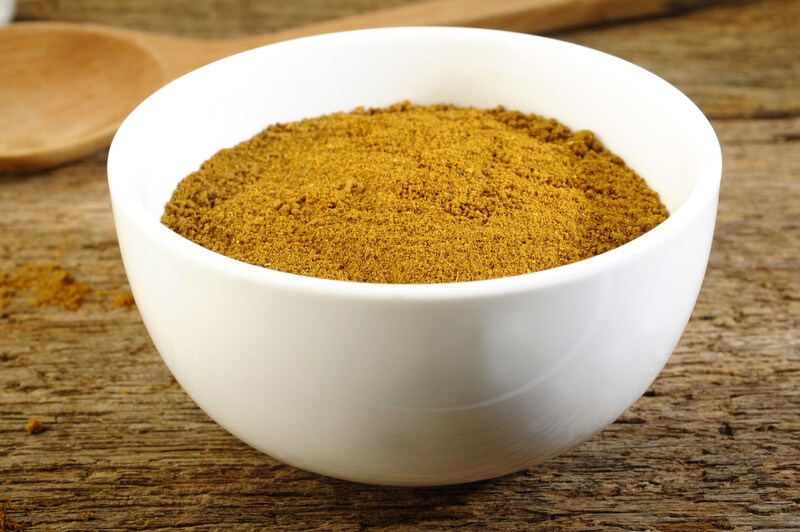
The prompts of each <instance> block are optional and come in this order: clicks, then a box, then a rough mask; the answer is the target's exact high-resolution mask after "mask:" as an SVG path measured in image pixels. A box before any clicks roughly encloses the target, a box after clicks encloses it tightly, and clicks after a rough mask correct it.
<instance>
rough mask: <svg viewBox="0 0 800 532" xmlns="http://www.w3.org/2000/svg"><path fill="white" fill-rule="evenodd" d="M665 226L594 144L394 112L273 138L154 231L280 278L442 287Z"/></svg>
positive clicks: (650, 196) (457, 111)
mask: <svg viewBox="0 0 800 532" xmlns="http://www.w3.org/2000/svg"><path fill="white" fill-rule="evenodd" d="M667 216H668V213H667V210H666V208H665V207H664V206H663V205H662V204H661V202H660V201H659V198H658V195H657V194H656V193H655V192H653V191H652V190H650V189H649V188H648V187H647V185H646V184H645V182H644V180H642V179H641V178H640V177H639V176H638V175H637V174H636V173H635V172H634V171H633V170H631V169H630V168H628V167H627V166H626V165H625V163H624V162H623V161H622V159H620V158H619V157H618V156H616V155H614V154H613V153H611V152H610V151H608V150H606V149H605V148H604V147H603V145H602V144H601V143H600V142H599V141H598V140H597V138H596V137H595V136H594V135H593V134H592V133H591V132H590V131H577V132H574V133H573V132H572V131H570V130H569V129H568V128H567V127H566V126H564V125H562V124H560V123H559V122H557V121H555V120H553V119H544V118H542V117H540V116H537V115H533V114H523V113H520V112H516V111H508V110H506V109H504V108H503V107H498V108H496V109H489V110H486V109H473V108H458V107H454V106H451V105H433V106H420V105H412V104H410V103H409V102H403V103H399V104H395V105H392V106H390V107H387V108H381V109H364V108H359V109H356V110H355V111H353V112H349V113H335V114H330V115H326V116H321V117H317V118H311V119H305V120H302V121H299V122H293V123H286V124H277V125H273V126H270V127H268V128H267V129H266V130H264V131H263V132H261V133H260V134H258V135H256V136H255V137H254V138H252V139H250V140H248V141H246V142H243V143H241V144H239V145H237V146H235V147H233V148H229V149H224V150H222V151H220V152H218V153H217V154H215V155H214V156H213V157H211V158H210V159H209V160H208V161H206V162H205V163H204V164H203V165H202V166H201V167H200V169H199V170H197V171H196V172H193V173H192V174H190V175H189V176H187V177H186V178H184V179H183V180H182V181H181V182H180V183H179V184H178V186H177V189H176V190H175V192H174V193H173V196H172V198H171V200H170V201H169V202H168V204H167V205H166V207H165V209H164V213H163V216H162V219H161V221H162V223H163V224H165V225H166V226H167V227H169V228H171V229H172V230H174V231H175V232H177V233H178V234H180V235H182V236H184V237H186V238H187V239H189V240H192V241H194V242H196V243H197V244H200V245H201V246H204V247H206V248H208V249H210V250H212V251H216V252H218V253H221V254H224V255H227V256H229V257H233V258H235V259H238V260H240V261H244V262H248V263H251V264H255V265H259V266H264V267H267V268H271V269H275V270H280V271H284V272H290V273H295V274H300V275H306V276H313V277H321V278H327V279H339V280H346V281H359V282H369V283H444V282H456V281H473V280H480V279H490V278H497V277H506V276H511V275H518V274H524V273H529V272H535V271H539V270H545V269H548V268H553V267H556V266H561V265H564V264H568V263H572V262H576V261H579V260H582V259H586V258H589V257H592V256H594V255H597V254H600V253H603V252H605V251H608V250H610V249H612V248H615V247H617V246H620V245H622V244H625V243H626V242H629V241H630V240H633V239H634V238H636V237H638V236H640V235H641V234H643V233H645V232H646V231H649V230H650V229H652V228H653V227H655V226H656V225H658V224H659V223H661V222H662V221H663V220H664V219H666V217H667Z"/></svg>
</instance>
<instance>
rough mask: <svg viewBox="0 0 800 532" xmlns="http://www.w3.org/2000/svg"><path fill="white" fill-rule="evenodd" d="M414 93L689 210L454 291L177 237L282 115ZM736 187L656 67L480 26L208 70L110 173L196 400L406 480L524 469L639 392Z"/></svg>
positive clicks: (389, 36) (172, 90)
mask: <svg viewBox="0 0 800 532" xmlns="http://www.w3.org/2000/svg"><path fill="white" fill-rule="evenodd" d="M404 99H410V100H412V101H413V102H415V103H420V104H429V103H452V104H456V105H461V106H477V107H495V106H497V105H498V104H502V105H505V106H506V107H507V108H510V109H516V110H522V111H526V112H536V113H538V114H542V115H545V116H552V117H554V118H556V119H558V120H560V121H562V122H563V123H565V124H567V125H568V126H570V127H572V128H575V129H584V128H586V129H592V130H594V131H595V132H596V133H597V134H598V136H599V137H600V138H601V140H602V141H603V142H605V143H606V145H607V146H608V147H609V148H610V149H612V150H613V151H615V152H617V153H618V154H620V155H621V156H622V157H624V158H625V159H626V161H627V162H628V163H629V165H630V166H631V167H633V168H634V169H635V170H637V171H638V172H639V173H640V174H641V175H642V176H644V177H645V179H646V181H647V182H648V184H649V185H650V186H651V187H652V188H654V189H655V190H656V191H658V192H659V193H660V195H661V198H662V201H663V202H664V203H665V204H666V205H667V207H668V208H669V209H670V212H671V213H672V215H671V217H670V218H669V219H668V220H667V221H665V222H664V223H663V224H661V225H660V226H658V227H657V228H655V229H654V230H652V231H650V232H649V233H647V234H645V235H643V236H642V237H640V238H638V239H636V240H634V241H633V242H631V243H629V244H626V245H624V246H622V247H620V248H617V249H615V250H612V251H610V252H607V253H604V254H602V255H600V256H597V257H594V258H591V259H589V260H586V261H582V262H579V263H575V264H572V265H568V266H564V267H560V268H555V269H552V270H548V271H544V272H538V273H533V274H528V275H521V276H517V277H509V278H504V279H494V280H487V281H476V282H466V283H447V284H438V285H381V284H363V283H350V282H342V281H331V280H322V279H314V278H309V277H302V276H297V275H292V274H287V273H281V272H276V271H271V270H267V269H262V268H259V267H256V266H252V265H248V264H245V263H242V262H238V261H235V260H233V259H230V258H227V257H224V256H221V255H218V254H216V253H213V252H211V251H208V250H206V249H204V248H202V247H200V246H198V245H195V244H193V243H191V242H189V241H188V240H185V239H183V238H182V237H180V236H178V235H177V234H175V233H173V232H171V231H170V230H169V229H167V228H166V227H164V226H162V225H160V223H159V221H158V220H159V216H160V215H161V212H162V209H163V206H164V204H165V202H166V201H167V200H168V199H169V197H170V194H171V193H172V191H173V189H174V188H175V186H176V184H177V182H178V181H179V180H180V179H181V178H182V177H184V176H185V175H187V174H188V173H189V172H191V171H192V170H194V169H196V168H197V167H198V166H199V165H200V163H202V162H203V161H204V160H205V159H207V158H208V157H210V156H211V155H212V154H214V153H215V152H216V151H217V150H219V149H221V148H223V147H228V146H231V145H233V144H235V143H237V142H239V141H242V140H245V139H247V138H249V137H251V136H252V135H254V134H256V133H257V132H258V131H260V130H261V129H263V128H264V127H266V126H267V125H268V124H271V123H275V122H286V121H291V120H297V119H300V118H303V117H310V116H317V115H320V114H324V113H328V112H333V111H339V110H350V109H352V108H354V107H357V106H385V105H388V104H391V103H394V102H397V101H400V100H404ZM720 173H721V156H720V149H719V144H718V141H717V139H716V137H715V135H714V132H713V130H712V128H711V126H710V125H709V123H708V121H707V120H706V119H705V117H704V116H703V115H702V113H701V112H700V111H699V110H698V109H697V108H696V107H695V106H694V105H693V104H692V103H691V102H690V101H689V100H688V99H687V98H686V97H685V96H683V95H682V94H681V93H680V92H679V91H677V90H676V89H675V88H673V87H672V86H670V85H669V84H667V83H666V82H664V81H663V80H661V79H659V78H658V77H656V76H654V75H652V74H650V73H648V72H647V71H645V70H643V69H641V68H639V67H637V66H634V65H632V64H630V63H627V62H625V61H622V60H620V59H617V58H614V57H611V56H609V55H606V54H603V53H600V52H597V51H593V50H590V49H587V48H583V47H580V46H576V45H572V44H567V43H564V42H559V41H556V40H551V39H546V38H540V37H533V36H528V35H521V34H514V33H506V32H498V31H489V30H476V29H462V28H397V29H380V30H365V31H357V32H347V33H339V34H332V35H324V36H318V37H311V38H306V39H300V40H296V41H290V42H286V43H281V44H276V45H272V46H267V47H264V48H259V49H256V50H252V51H249V52H246V53H242V54H239V55H236V56H233V57H230V58H227V59H224V60H221V61H219V62H216V63H213V64H211V65H209V66H206V67H203V68H201V69H199V70H197V71H195V72H192V73H190V74H188V75H186V76H184V77H183V78H181V79H178V80H177V81H175V82H173V83H171V84H169V85H168V86H166V87H165V88H163V89H161V90H160V91H158V92H157V93H156V94H154V95H153V96H151V97H150V98H149V99H147V100H146V101H145V102H144V103H143V104H142V105H141V106H139V107H138V108H137V109H136V110H135V111H134V112H133V113H132V114H131V115H130V117H128V119H127V120H126V121H125V123H124V124H123V125H122V127H121V128H120V130H119V132H118V133H117V136H116V138H115V139H114V142H113V145H112V147H111V152H110V155H109V161H108V175H109V185H110V190H111V200H112V204H113V209H114V218H115V222H116V226H117V232H118V237H119V243H120V247H121V250H122V256H123V259H124V263H125V268H126V270H127V274H128V277H129V280H130V284H131V288H132V290H133V293H134V296H135V298H136V302H137V304H138V307H139V310H140V312H141V314H142V318H143V319H144V322H145V324H146V326H147V329H148V331H149V333H150V335H151V336H152V338H153V341H154V343H155V346H156V348H157V349H158V351H159V352H160V353H161V355H162V357H163V358H164V361H165V362H166V364H167V365H168V366H169V368H170V370H171V371H172V373H173V374H174V375H175V377H176V379H177V380H178V382H180V384H181V385H182V386H183V388H184V389H185V390H186V392H187V393H188V394H189V395H190V396H191V397H192V398H193V399H194V400H195V401H196V402H197V404H198V405H199V406H200V407H201V408H202V409H203V410H205V412H207V413H208V415H209V416H211V417H212V418H213V419H214V420H216V421H217V422H218V423H219V424H220V425H222V426H223V427H225V428H226V429H227V430H229V431H230V432H231V433H233V434H234V435H236V436H238V437H239V438H241V439H242V440H244V441H245V442H247V443H249V444H250V445H253V446H254V447H256V448H258V449H260V450H262V451H263V452H265V453H268V454H270V455H272V456H273V457H275V458H277V459H279V460H282V461H284V462H286V463H289V464H292V465H295V466H297V467H300V468H303V469H307V470H310V471H315V472H318V473H322V474H325V475H330V476H334V477H339V478H344V479H350V480H355V481H361V482H368V483H378V484H393V485H436V484H450V483H459V482H468V481H474V480H479V479H485V478H489V477H494V476H499V475H503V474H506V473H511V472H513V471H518V470H521V469H524V468H527V467H529V466H531V465H533V464H536V463H538V462H541V461H543V460H545V459H547V458H550V457H552V456H555V455H557V454H559V453H562V452H564V451H565V450H567V449H569V448H570V447H572V446H574V445H576V444H578V443H580V442H581V441H583V440H585V439H586V438H588V437H590V436H591V435H593V434H595V433H596V432H598V431H600V430H601V429H603V428H604V427H606V426H607V425H609V424H610V423H612V422H613V421H614V420H615V419H616V418H617V417H618V416H619V415H620V414H621V413H622V412H623V411H624V410H625V409H627V408H628V407H629V406H630V405H631V404H632V403H633V402H634V401H636V400H637V399H638V398H639V397H640V396H641V394H642V393H644V391H645V390H646V389H647V387H648V386H649V385H650V383H651V382H652V381H653V380H654V379H655V378H656V376H657V374H658V372H659V371H660V370H661V368H662V367H663V365H664V363H665V362H666V360H667V358H668V357H669V355H670V353H671V352H672V351H673V349H674V348H675V345H676V344H677V342H678V339H679V338H680V336H681V334H682V332H683V329H684V327H685V326H686V323H687V321H688V319H689V315H690V313H691V311H692V307H693V306H694V303H695V299H696V297H697V294H698V291H699V290H700V285H701V282H702V279H703V275H704V272H705V268H706V264H707V262H708V254H709V248H710V245H711V238H712V233H713V229H714V220H715V216H716V206H717V194H718V189H719V182H720Z"/></svg>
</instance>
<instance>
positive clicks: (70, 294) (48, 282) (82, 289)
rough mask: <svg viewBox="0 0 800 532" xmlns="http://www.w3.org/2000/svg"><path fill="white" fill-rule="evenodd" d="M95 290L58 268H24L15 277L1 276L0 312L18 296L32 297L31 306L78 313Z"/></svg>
mask: <svg viewBox="0 0 800 532" xmlns="http://www.w3.org/2000/svg"><path fill="white" fill-rule="evenodd" d="M90 292H91V289H90V288H89V287H88V286H87V285H85V284H84V283H79V282H77V281H75V278H73V277H72V275H71V274H70V273H69V272H68V271H67V270H65V269H64V268H62V267H60V266H57V265H55V264H23V265H21V266H18V267H17V268H15V269H14V271H13V272H11V273H0V308H2V307H4V306H5V305H6V304H8V301H9V300H11V298H13V297H14V296H15V295H18V294H24V295H27V296H28V302H29V303H30V304H31V306H48V305H55V306H60V307H62V308H63V309H65V310H77V309H78V308H80V306H81V304H83V301H84V300H85V299H86V298H87V297H88V296H89V293H90Z"/></svg>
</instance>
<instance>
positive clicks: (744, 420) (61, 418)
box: [0, 0, 800, 530]
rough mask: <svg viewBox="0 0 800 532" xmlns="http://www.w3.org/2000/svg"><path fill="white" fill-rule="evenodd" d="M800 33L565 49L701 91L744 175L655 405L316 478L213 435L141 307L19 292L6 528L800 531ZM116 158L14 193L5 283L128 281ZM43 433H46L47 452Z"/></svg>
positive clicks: (731, 32) (688, 34) (252, 17)
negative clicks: (601, 420) (458, 472)
mask: <svg viewBox="0 0 800 532" xmlns="http://www.w3.org/2000/svg"><path fill="white" fill-rule="evenodd" d="M400 3H401V2H396V1H395V2H394V4H395V5H397V4H400ZM390 4H392V1H390V0H387V1H385V2H383V1H381V2H378V1H366V0H353V1H345V0H339V1H336V0H313V1H312V0H304V1H302V2H293V3H292V2H286V3H279V2H266V1H264V2H259V1H256V0H240V1H238V2H235V3H230V4H226V7H225V10H226V11H225V15H224V16H216V17H215V16H212V15H213V14H215V13H217V14H218V13H219V10H220V3H219V2H215V1H214V0H196V1H195V2H186V3H183V2H179V1H178V0H169V1H164V2H157V1H155V0H147V1H144V0H143V1H142V2H136V3H126V2H114V1H111V0H105V1H103V0H80V1H79V0H72V1H70V2H56V1H47V0H21V1H20V6H19V13H20V15H22V16H24V17H26V18H58V19H64V20H86V21H92V22H106V23H114V24H118V25H123V26H128V27H136V28H140V29H150V30H154V31H164V32H171V33H174V34H183V35H187V36H200V37H202V36H205V35H212V34H213V35H222V34H225V35H234V34H246V33H255V32H260V31H263V30H265V29H279V28H281V27H288V26H290V25H295V24H299V23H303V22H310V21H312V20H320V19H322V18H326V17H329V16H337V15H340V14H344V13H346V12H354V11H358V10H363V9H369V8H373V7H378V6H382V5H390ZM228 5H230V6H231V7H227V6H228ZM134 6H135V7H134ZM282 6H286V8H285V10H284V9H283V7H282ZM288 6H290V7H288ZM180 7H185V9H186V11H183V10H182V9H180ZM164 9H169V10H172V11H171V13H172V15H171V16H169V17H163V16H162V10H164ZM275 13H280V14H281V18H279V19H278V18H273V15H274V14H275ZM275 16H276V17H277V15H275ZM799 18H800V1H797V0H771V1H770V0H765V1H760V2H746V3H734V4H730V5H720V6H718V7H714V8H710V9H703V10H696V11H692V12H689V13H685V14H682V15H680V16H675V17H668V18H659V19H652V20H645V21H641V22H637V23H630V24H624V25H617V26H608V27H602V28H594V29H591V30H585V31H580V32H570V33H564V34H560V35H558V37H559V38H562V39H565V40H569V41H573V42H577V43H581V44H586V45H588V46H592V47H594V48H599V49H601V50H604V51H607V52H610V53H612V54H615V55H619V56H621V57H623V58H626V59H628V60H631V61H633V62H635V63H637V64H640V65H642V66H644V67H645V68H648V69H650V70H652V71H654V72H655V73H657V74H659V75H661V76H662V77H664V78H666V79H667V80H668V81H670V82H672V83H673V84H675V85H676V86H677V87H678V88H679V89H681V90H683V91H684V92H686V93H687V94H688V95H689V96H690V97H691V98H692V99H694V100H695V101H696V102H697V103H698V104H699V105H700V107H701V108H702V109H703V110H704V111H705V112H706V113H707V114H708V115H709V116H710V117H711V119H712V122H713V124H714V127H715V128H716V130H717V132H718V134H719V136H720V140H721V141H722V144H723V153H724V166H725V170H724V176H723V185H722V190H721V198H720V207H719V217H718V224H717V231H716V238H715V242H714V247H713V250H712V256H711V262H710V265H709V269H708V273H707V276H706V279H705V283H704V286H703V290H702V292H701V294H700V298H699V300H698V303H697V307H696V309H695V312H694V314H693V316H692V320H691V321H690V323H689V326H688V327H687V330H686V333H685V334H684V336H683V338H682V340H681V342H680V344H679V346H678V348H677V350H676V352H675V354H674V355H673V357H672V358H671V359H670V361H669V363H668V364H667V367H666V368H665V369H664V371H663V372H662V374H661V375H660V376H659V378H658V379H657V380H656V382H655V383H654V384H653V385H652V387H651V388H650V390H649V391H648V392H647V394H646V395H645V396H644V397H642V398H641V399H640V400H639V401H638V402H637V403H636V404H635V405H634V406H633V407H632V408H631V409H630V410H629V411H628V412H626V413H625V414H624V415H623V416H622V418H621V419H620V420H618V421H617V422H616V423H615V424H613V425H612V426H611V427H609V428H608V429H607V430H605V431H603V432H602V433H600V434H599V435H597V436H595V437H594V438H592V439H591V440H589V441H588V442H586V443H585V444H583V445H581V446H579V447H578V448H576V449H574V450H573V451H571V452H569V453H567V454H565V455H563V456H561V457H558V458H556V459H554V460H551V461H550V462H548V463H546V464H544V465H541V466H539V467H535V468H532V469H530V470H528V471H524V472H521V473H518V474H515V475H509V476H507V477H503V478H500V479H495V480H491V481H486V482H481V483H477V484H470V485H465V486H456V487H449V488H442V489H399V488H380V487H373V486H364V485H358V484H352V483H347V482H343V481H338V480H333V479H329V478H324V477H319V476H317V475H313V474H310V473H306V472H303V471H299V470H296V469H293V468H290V467H287V466H284V465H282V464H280V463H278V462H276V461H275V460H272V459H271V458H269V457H267V456H265V455H263V454H261V453H259V452H257V451H255V450H253V449H251V448H249V447H247V446H246V445H244V444H243V443H241V442H239V441H238V440H236V439H235V438H234V437H232V436H230V435H229V434H228V433H226V432H225V431H224V430H223V429H221V428H220V427H218V426H217V425H216V424H215V423H213V422H212V421H211V420H210V419H209V418H208V417H207V416H206V415H205V414H204V413H203V412H202V411H200V410H199V409H198V408H197V407H196V406H195V405H194V404H193V403H192V401H191V400H190V399H189V398H188V397H187V396H186V394H185V393H184V392H183V391H182V390H181V389H180V387H179V386H178V385H177V384H176V383H175V381H174V380H173V378H172V377H171V376H170V374H169V372H168V371H167V369H166V367H165V366H164V364H163V363H162V362H161V360H160V358H159V356H158V354H157V353H156V351H155V349H154V348H153V346H152V344H151V342H150V340H149V338H148V336H147V333H146V331H145V329H144V326H143V325H142V324H141V321H140V318H139V315H138V313H137V312H136V310H135V309H133V310H124V309H112V308H109V307H108V305H107V304H106V302H105V301H104V300H103V298H100V297H93V298H91V299H90V300H89V301H88V302H87V303H86V304H85V305H84V306H83V307H82V308H81V309H80V310H78V311H77V312H69V311H64V310H61V309H59V308H56V307H44V308H33V307H31V306H30V305H28V303H27V301H26V300H25V299H24V298H23V299H14V300H13V301H12V302H11V303H10V304H9V305H8V306H6V307H5V308H3V309H0V504H3V505H4V507H5V511H6V513H7V514H8V517H9V518H11V519H13V520H14V521H16V522H25V523H29V524H32V525H33V526H32V527H31V528H30V529H31V530H47V529H55V530H86V529H97V530H138V529H175V528H179V527H196V528H197V529H199V530H217V529H221V528H222V529H234V530H257V529H265V528H282V529H288V530H308V529H319V530H330V529H337V530H339V529H340V530H358V529H363V528H374V529H383V530H405V529H414V528H420V529H426V530H445V529H452V528H466V529H469V528H485V529H493V530H500V529H502V530H528V529H531V528H567V527H570V528H577V529H585V530H599V529H609V528H613V529H627V530H645V529H651V530H720V529H723V530H724V529H737V530H749V529H782V530H785V529H793V528H794V529H800V473H798V471H799V470H800V451H798V449H800V335H798V329H799V328H800V327H798V326H799V325H800V323H798V322H800V271H799V270H800V251H798V250H800V150H799V149H798V146H799V144H798V142H799V141H800V62H799V61H798V60H797V53H798V50H800V41H799V40H798V39H800V37H798V36H800V20H799ZM676 156H678V154H676ZM105 157H106V154H105V153H104V152H101V153H97V154H95V155H94V156H92V157H90V158H88V159H86V160H84V161H81V162H80V163H76V164H73V165H70V166H65V167H62V168H59V169H57V170H53V171H51V172H47V173H41V174H35V175H29V176H4V177H2V178H0V272H8V271H10V270H11V269H12V268H13V267H14V265H16V264H22V263H38V262H55V263H57V264H59V265H61V266H63V267H64V268H66V269H68V270H69V271H70V272H72V274H73V275H74V276H75V277H76V279H78V280H79V281H81V282H84V283H87V284H88V285H90V286H91V287H92V288H93V289H102V290H106V291H113V290H117V289H124V288H125V282H126V281H125V274H124V271H123V268H122V264H121V262H120V259H119V252H118V248H117V244H116V238H115V234H114V229H113V225H112V219H111V212H110V207H109V201H108V192H107V187H106V182H105V166H104V165H105ZM30 417H37V418H39V419H41V420H42V421H43V422H44V424H45V426H46V430H45V431H44V432H42V433H40V434H36V435H28V434H27V433H26V432H25V429H24V426H25V422H26V421H27V420H28V419H29V418H30ZM87 512H88V514H87ZM86 518H88V520H85V519H86Z"/></svg>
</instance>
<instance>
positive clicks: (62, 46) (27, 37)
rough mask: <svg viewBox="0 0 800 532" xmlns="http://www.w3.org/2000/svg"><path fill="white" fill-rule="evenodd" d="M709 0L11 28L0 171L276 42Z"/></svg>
mask: <svg viewBox="0 0 800 532" xmlns="http://www.w3.org/2000/svg"><path fill="white" fill-rule="evenodd" d="M709 1H711V0H683V2H680V1H679V2H676V1H675V0H506V1H504V0H436V1H427V2H421V3H415V4H411V5H408V6H404V7H400V8H395V9H387V10H382V11H375V12H372V13H367V14H363V15H356V16H351V17H346V18H342V19H337V20H332V21H328V22H323V23H319V24H312V25H308V26H304V27H301V28H296V29H291V30H286V31H280V32H277V33H272V34H268V35H262V36H256V37H246V38H242V39H235V40H225V41H201V40H189V39H179V38H174V37H167V36H159V35H150V34H146V33H141V32H136V31H131V30H123V29H118V28H110V27H101V26H94V25H88V24H68V23H57V22H50V23H47V22H38V23H37V22H32V23H18V24H12V25H11V26H8V27H5V28H2V29H0V172H12V171H14V172H30V171H34V170H39V169H43V168H48V167H52V166H56V165H59V164H63V163H66V162H69V161H74V160H76V159H79V158H81V157H83V156H85V155H88V154H89V153H92V152H94V151H95V150H98V149H100V148H102V147H104V146H107V145H108V144H109V142H110V141H111V138H112V137H113V135H114V132H115V131H116V130H117V128H118V127H119V125H120V123H121V122H122V120H123V119H124V118H125V117H126V116H127V115H128V113H130V112H131V111H132V110H133V108H134V107H135V106H136V105H137V104H139V102H141V101H142V100H143V99H144V98H146V97H147V96H148V95H149V94H151V93H152V92H154V91H155V90H156V89H158V88H159V87H161V86H162V85H164V84H165V83H167V82H169V81H171V80H173V79H175V78H177V77H179V76H181V75H182V74H185V73H186V72H189V71H190V70H193V69H195V68H197V67H199V66H201V65H204V64H206V63H209V62H211V61H214V60H216V59H219V58H222V57H225V56H227V55H231V54H233V53H236V52H240V51H243V50H247V49H250V48H255V47H258V46H262V45H265V44H270V43H274V42H277V41H282V40H287V39H292V38H296V37H303V36H308V35H313V34H320V33H330V32H335V31H343V30H350V29H358V28H367V27H388V26H413V25H436V26H471V27H491V28H500V29H506V30H513V31H525V32H547V31H554V30H558V29H563V28H568V27H577V26H581V25H588V24H597V23H602V22H609V21H616V20H622V19H629V18H635V17H641V16H648V15H654V14H662V13H667V12H671V11H676V10H680V9H683V8H686V7H693V6H696V5H699V4H702V3H708V2H709ZM688 4H690V5H688Z"/></svg>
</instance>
